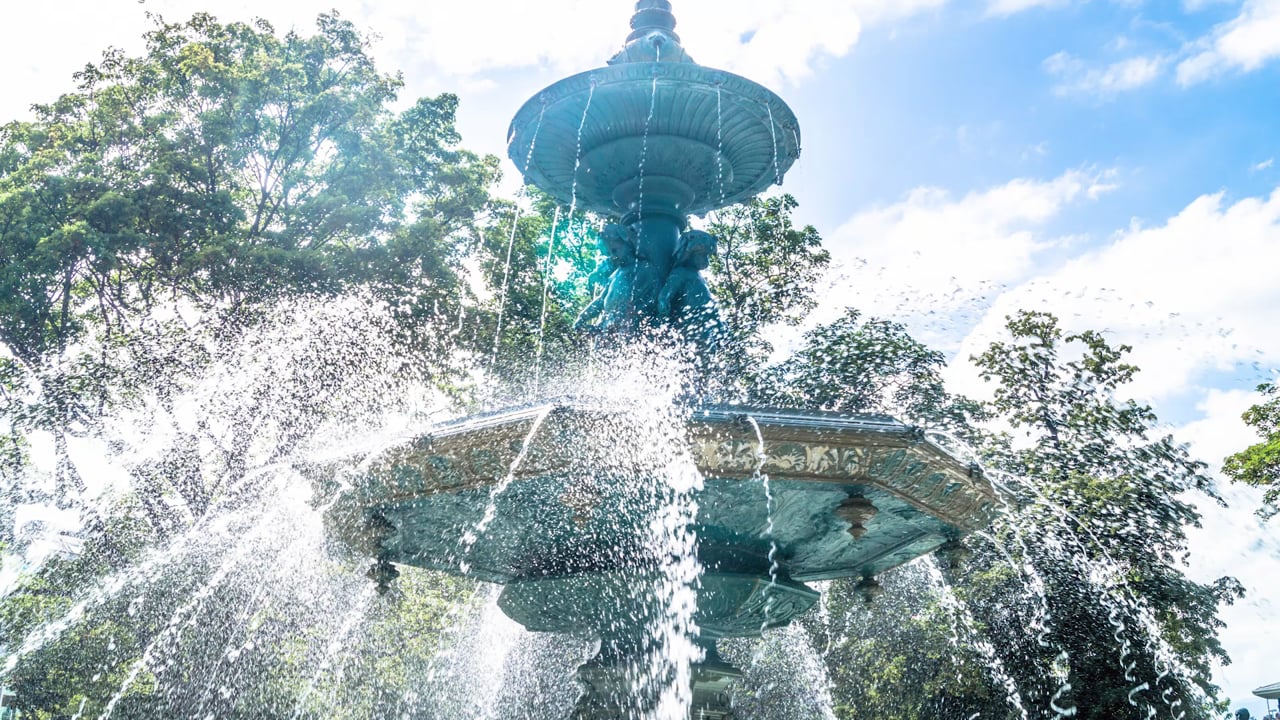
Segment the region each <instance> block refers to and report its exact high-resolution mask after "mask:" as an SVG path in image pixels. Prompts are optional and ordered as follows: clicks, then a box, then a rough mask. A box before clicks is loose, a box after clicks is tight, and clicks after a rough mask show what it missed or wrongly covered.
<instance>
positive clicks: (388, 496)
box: [328, 0, 995, 719]
mask: <svg viewBox="0 0 1280 720" xmlns="http://www.w3.org/2000/svg"><path fill="white" fill-rule="evenodd" d="M675 25H676V23H675V18H674V17H673V16H672V14H671V6H670V3H668V2H666V0H641V1H640V2H638V3H637V11H636V14H635V16H634V17H633V19H632V21H631V27H632V32H631V34H630V36H629V37H628V38H627V43H626V45H625V47H624V48H623V49H622V50H621V51H620V52H619V53H618V54H617V55H616V56H614V58H613V59H612V60H610V62H609V65H608V66H607V67H604V68H600V69H597V70H592V71H589V72H585V73H581V74H579V75H575V76H573V77H570V78H567V79H565V80H562V81H560V82H558V83H556V84H554V85H552V86H551V87H548V88H547V89H545V90H543V91H542V92H541V93H539V94H538V95H537V96H535V97H534V98H533V99H532V100H530V101H529V102H528V103H526V104H525V106H524V107H523V108H521V110H520V111H519V113H518V114H517V115H516V117H515V120H514V121H513V122H512V125H511V133H510V143H509V152H510V156H511V158H512V160H513V161H515V163H516V164H517V166H519V167H521V168H522V169H523V171H524V173H525V178H526V180H527V181H528V182H529V183H531V184H533V185H536V186H538V187H539V188H541V189H542V190H544V191H545V192H547V193H549V194H550V195H552V196H553V197H555V198H556V199H557V200H559V201H560V202H563V203H565V204H566V205H572V206H574V207H576V208H577V209H584V210H591V211H593V212H595V213H597V214H600V215H603V216H607V217H612V218H614V219H615V220H616V221H617V224H615V225H612V226H610V227H609V228H607V229H606V232H605V233H604V235H605V243H604V245H605V248H606V251H607V252H606V254H607V255H608V258H607V260H606V261H605V262H606V263H608V265H606V266H604V274H606V275H608V276H609V281H608V289H607V290H606V292H605V293H604V295H603V296H602V297H601V298H600V299H599V300H597V301H596V302H595V303H593V307H592V310H591V311H590V312H589V313H587V316H586V317H584V319H583V322H584V324H587V325H591V323H592V321H595V324H594V325H591V327H593V328H595V329H596V330H598V331H600V332H604V333H606V334H609V335H612V336H613V337H614V338H615V340H616V341H619V342H621V343H623V344H627V343H629V342H632V340H634V343H633V344H634V345H635V346H636V347H641V346H642V345H643V342H642V341H644V339H645V338H646V337H647V336H650V335H652V334H655V333H661V332H664V328H667V327H675V328H676V329H677V330H678V331H683V333H684V335H683V336H684V338H685V340H686V341H687V342H689V343H691V344H693V345H695V346H697V349H698V350H700V351H701V354H702V355H704V356H706V355H714V353H715V338H716V333H715V331H714V330H715V328H716V327H717V326H718V318H717V315H716V313H715V309H714V305H713V304H710V303H709V301H708V296H707V295H706V292H705V285H704V284H702V280H701V278H700V277H698V270H699V269H701V268H703V267H705V257H706V254H707V253H708V252H710V250H711V247H712V245H713V243H714V239H711V238H709V237H707V236H706V235H705V234H704V233H698V232H696V231H689V230H688V229H687V228H688V226H687V219H688V217H689V216H690V215H697V214H702V213H706V212H709V211H712V210H715V209H718V208H722V207H725V206H728V205H731V204H733V203H738V202H742V201H744V200H747V199H749V198H751V197H753V196H754V195H756V194H758V193H760V192H762V191H764V190H765V189H766V188H768V187H769V186H770V185H772V184H774V183H780V182H781V181H782V178H783V176H784V174H785V173H786V172H787V170H788V169H790V167H791V165H792V164H793V163H794V162H795V160H796V159H797V158H798V157H799V151H800V132H799V128H798V124H797V122H796V119H795V116H794V115H793V114H792V112H791V110H790V109H789V108H788V107H787V105H786V104H785V103H784V102H783V101H782V100H781V99H780V98H779V97H778V96H777V95H775V94H774V93H772V92H770V91H768V90H766V89H765V88H763V87H761V86H760V85H757V84H756V83H753V82H751V81H750V80H747V79H745V78H742V77H739V76H737V75H733V74H731V73H727V72H723V71H719V70H712V69H708V68H705V67H702V66H700V65H697V64H696V63H694V62H693V60H692V59H691V58H690V57H689V55H688V54H687V53H686V52H685V50H684V48H683V47H682V46H681V45H680V40H679V38H678V36H677V35H676V34H675V32H674V30H675ZM693 382H695V383H696V382H697V381H696V380H694V381H693ZM690 395H691V396H697V395H698V393H690ZM679 417H680V418H681V422H682V424H683V426H684V427H683V430H682V433H683V437H682V438H677V440H676V444H677V445H680V447H678V448H672V449H671V450H670V454H671V455H673V456H675V455H679V456H680V457H682V458H684V459H685V461H686V462H687V463H688V464H689V465H691V466H696V471H697V473H699V474H700V475H701V477H702V482H701V483H697V484H695V486H694V489H693V490H691V491H690V492H689V493H688V494H687V495H677V496H676V498H677V502H680V503H683V506H684V507H686V508H694V507H696V512H691V513H690V515H689V517H688V526H687V527H684V528H680V531H681V532H684V533H686V535H687V536H689V537H692V538H693V542H690V543H687V544H686V545H685V546H684V547H685V552H686V553H687V554H690V555H692V556H693V557H691V558H688V559H689V560H691V561H692V560H696V565H695V566H696V568H697V575H696V577H694V578H693V579H691V580H689V579H686V581H685V584H686V586H687V590H688V591H689V593H688V594H689V596H690V597H692V598H696V606H695V607H693V609H692V611H691V615H692V618H691V619H692V628H691V631H690V634H691V635H692V636H693V637H692V640H694V641H696V642H697V643H699V644H700V645H701V646H702V648H703V656H704V659H703V660H702V662H700V663H698V664H697V665H695V666H694V667H693V669H692V673H691V677H690V678H689V679H688V680H689V682H690V683H691V684H692V706H691V715H692V717H694V718H706V719H715V718H729V717H732V709H731V707H730V703H729V701H728V695H727V692H726V690H727V688H728V686H729V684H730V683H731V682H732V680H733V679H734V678H736V677H737V676H738V673H737V672H736V671H735V670H734V669H733V668H732V667H730V666H729V665H727V664H725V663H724V662H722V661H721V660H719V656H718V655H717V654H716V652H715V641H716V640H718V639H722V638H740V637H753V636H758V635H760V634H761V633H762V632H764V631H766V630H768V629H770V628H777V627H781V626H784V625H787V624H788V623H790V622H792V621H793V620H794V619H795V618H797V617H798V616H800V615H801V614H803V613H805V612H806V611H807V610H809V609H810V608H811V607H812V606H813V605H814V603H815V602H816V601H817V600H818V597H819V595H818V593H817V592H815V591H814V590H813V589H811V588H810V587H808V586H807V585H805V583H806V582H810V581H818V580H830V579H836V578H854V579H857V580H858V582H859V587H860V588H861V589H862V590H863V591H864V592H865V594H866V595H867V596H868V597H871V596H873V595H874V594H875V593H876V591H877V590H878V585H877V584H876V582H875V580H874V578H875V576H876V575H877V574H878V573H881V572H883V571H885V570H887V569H889V568H892V567H895V566H897V565H900V564H902V563H905V562H907V561H909V560H912V559H913V558H916V557H919V556H921V555H924V554H926V553H930V552H933V551H935V550H938V549H939V548H941V547H944V546H947V545H948V544H954V543H955V541H956V540H957V539H958V538H959V537H960V536H962V535H963V534H965V533H967V532H970V531H973V530H975V529H978V528H980V527H982V526H984V525H986V524H987V523H988V522H989V521H990V519H991V517H992V514H993V512H994V508H995V494H994V492H993V490H992V488H991V486H990V484H989V483H988V482H987V481H985V480H984V478H983V477H982V475H981V473H980V472H979V471H977V470H976V469H975V468H974V467H972V466H970V465H968V464H965V463H963V462H960V461H959V460H957V459H956V458H955V457H953V456H952V455H950V454H948V453H947V452H946V451H944V450H943V449H942V448H941V447H939V446H937V445H935V444H933V443H932V442H930V441H929V440H928V439H927V438H926V436H925V434H924V433H923V432H922V431H921V430H920V429H918V428H913V427H909V426H906V425H904V424H902V423H899V422H897V421H895V420H893V419H892V418H888V417H884V416H849V415H837V414H831V413H824V412H806V411H791V410H786V411H782V410H774V409H763V408H752V407H740V406H704V405H698V404H696V403H690V405H689V406H688V407H686V408H685V409H684V410H683V411H682V414H680V415H679ZM632 425H633V423H632V419H631V418H629V417H628V413H627V411H626V410H624V409H620V408H617V407H606V406H600V405H598V404H593V403H587V402H582V401H572V400H569V401H560V402H553V403H547V404H542V405H537V406H526V407H522V408H517V409H512V410H510V411H506V412H498V413H494V414H488V415H485V416H482V417H475V418H470V419H467V420H465V421H462V422H458V423H455V424H452V425H449V426H447V427H444V428H441V429H440V430H439V431H438V432H435V433H433V434H431V435H430V436H428V437H423V438H421V439H419V440H417V441H415V442H412V443H410V444H408V445H407V446H405V447H402V448H399V449H396V450H394V451H392V452H390V453H387V454H386V455H385V456H383V457H382V458H381V459H380V460H378V461H377V462H376V463H374V464H373V466H372V467H371V469H370V470H369V472H368V473H367V474H366V475H365V476H363V477H362V478H361V479H360V480H359V481H358V483H357V484H356V487H354V488H353V489H352V491H351V492H349V493H347V494H346V495H345V496H344V497H343V498H342V499H341V500H340V501H339V502H338V503H336V504H335V505H334V506H333V507H332V509H331V510H330V511H329V514H328V517H329V521H330V525H331V527H332V529H333V532H334V534H335V535H336V536H337V537H339V538H340V539H342V540H343V541H344V542H346V543H347V544H349V545H351V546H353V547H356V548H359V549H360V550H361V551H362V552H365V553H367V554H369V555H372V556H373V557H375V558H376V560H377V565H376V566H375V568H374V570H373V571H372V573H371V574H372V576H373V577H374V578H375V580H376V581H377V582H378V583H379V584H380V585H381V586H382V587H383V588H385V587H386V586H387V585H388V584H389V583H390V582H391V581H392V579H393V578H394V577H395V574H396V571H395V569H394V565H396V564H403V565H412V566H418V567H423V568H430V569H433V570H438V571H443V572H448V573H454V574H463V575H467V576H470V577H474V578H477V579H480V580H483V581H485V582H491V583H499V584H501V585H503V586H505V587H504V590H503V592H502V595H501V598H500V600H499V605H500V606H501V607H502V609H503V610H504V611H505V612H506V613H507V614H508V615H509V616H510V617H511V618H513V619H514V620H516V621H517V622H519V623H521V624H522V625H524V626H525V627H526V628H528V629H529V630H532V631H537V632H559V633H580V634H591V635H593V636H595V637H597V638H598V639H599V640H600V641H601V649H600V654H599V655H598V657H596V658H595V659H594V660H592V661H591V662H589V663H587V664H586V665H584V666H583V668H582V669H581V670H580V673H579V674H580V678H581V679H582V681H583V684H584V688H585V693H584V696H583V699H582V700H581V701H580V703H579V707H578V710H577V711H576V715H575V717H578V718H584V719H585V718H618V717H623V718H631V717H640V716H644V715H645V714H646V713H649V712H651V709H646V708H649V706H648V705H646V703H647V702H648V700H646V699H644V698H641V699H639V700H637V699H635V698H634V697H633V696H634V695H635V694H642V693H643V691H642V690H641V689H639V688H638V687H637V682H638V681H637V678H636V668H637V666H638V665H639V666H643V664H644V662H645V661H644V660H643V659H641V660H639V661H637V660H636V658H637V657H639V656H641V655H642V654H643V653H645V652H649V651H652V648H653V646H654V644H655V643H659V644H660V643H661V642H662V641H663V639H662V636H661V633H655V631H654V629H653V623H652V622H651V620H652V619H653V617H655V616H656V615H659V614H661V613H662V612H665V610H664V609H663V608H661V607H657V606H658V605H660V604H661V602H662V601H661V600H660V599H659V595H661V593H659V592H658V591H656V590H655V589H654V586H655V585H657V584H660V583H662V582H663V581H664V578H665V579H666V580H668V581H669V580H670V575H663V573H662V572H661V568H662V567H663V566H664V564H669V563H670V562H672V558H670V557H662V554H663V551H661V550H659V551H657V552H655V551H654V549H653V547H652V546H651V545H647V544H646V542H645V541H644V540H643V537H642V536H643V535H644V533H645V532H647V530H646V528H647V527H648V526H650V525H652V522H653V507H654V500H653V498H654V497H658V496H661V495H662V493H660V492H655V493H652V494H650V493H646V487H647V486H650V485H652V486H657V485H659V484H661V483H663V482H666V481H665V480H664V479H661V478H660V476H661V475H662V472H663V469H662V468H661V467H658V465H659V464H660V462H659V463H655V462H653V461H652V458H651V457H650V458H649V459H644V458H646V457H649V456H647V455H645V453H644V452H641V450H644V448H641V447H639V446H640V445H643V444H645V443H646V442H649V441H648V440H646V439H645V438H642V437H633V434H629V429H630V428H631V426H632ZM642 456H643V457H642ZM668 498H670V496H669V495H668Z"/></svg>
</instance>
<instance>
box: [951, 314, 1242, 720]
mask: <svg viewBox="0 0 1280 720" xmlns="http://www.w3.org/2000/svg"><path fill="white" fill-rule="evenodd" d="M1008 331H1009V334H1010V337H1011V339H1010V341H1008V342H997V343H993V344H992V346H991V347H990V349H989V350H988V351H987V352H985V353H983V354H982V355H981V356H979V357H977V358H975V359H974V360H975V362H976V363H977V364H978V367H979V368H980V370H981V372H982V374H983V377H984V378H986V379H987V380H989V381H992V382H994V383H995V392H994V400H993V402H992V409H993V411H994V412H995V413H997V414H998V415H999V416H1000V417H1003V418H1005V419H1006V420H1007V422H1008V423H1009V424H1010V425H1011V426H1012V428H1013V429H1014V430H1015V431H1017V432H1021V433H1022V434H1023V438H1022V439H1021V440H1019V441H1016V442H1015V440H1014V439H1013V438H1011V437H1009V436H1004V437H1002V438H997V439H995V441H993V442H992V443H991V444H990V445H989V446H988V448H987V451H986V454H987V456H988V461H989V462H990V463H991V464H992V465H994V466H995V467H997V468H999V469H1001V470H1004V471H1006V472H1008V473H1011V474H1012V475H1014V476H1016V477H1020V478H1023V479H1025V482H1024V483H1023V485H1022V488H1023V492H1024V495H1025V496H1024V497H1023V498H1022V502H1023V503H1025V505H1024V507H1022V508H1020V512H1022V513H1024V514H1025V516H1026V518H1027V519H1028V520H1029V522H1030V523H1031V524H1032V525H1034V526H1037V527H1045V528H1052V527H1058V528H1061V531H1060V532H1059V534H1060V536H1063V537H1065V538H1066V540H1064V541H1060V543H1061V542H1065V543H1067V546H1066V547H1057V548H1055V547H1053V545H1054V544H1053V543H1049V544H1044V543H1029V542H1027V541H1025V540H1023V541H1020V542H1022V545H1023V546H1024V550H1023V552H1025V553H1027V557H1026V561H1027V562H1031V563H1032V564H1033V565H1034V566H1035V567H1037V568H1039V573H1040V574H1041V575H1042V576H1043V578H1044V582H1045V583H1046V585H1047V588H1046V602H1048V603H1049V606H1050V614H1051V616H1052V617H1053V619H1054V623H1053V625H1054V627H1053V629H1052V632H1051V633H1050V637H1051V639H1052V641H1053V643H1054V644H1056V646H1057V647H1060V648H1061V649H1062V650H1064V651H1066V652H1067V653H1069V655H1070V658H1071V668H1070V682H1071V684H1072V686H1073V687H1074V696H1073V697H1074V700H1075V702H1076V703H1077V704H1078V707H1079V708H1080V710H1081V712H1082V715H1081V717H1086V718H1116V717H1125V716H1128V715H1130V714H1132V713H1134V712H1137V710H1136V709H1135V708H1133V707H1131V704H1130V697H1129V693H1130V692H1131V691H1132V690H1133V688H1134V686H1135V683H1134V682H1130V681H1127V680H1126V679H1125V676H1126V675H1130V676H1134V675H1137V676H1139V677H1143V678H1150V679H1152V680H1151V688H1150V690H1149V692H1147V693H1145V694H1143V695H1142V698H1143V699H1142V701H1143V702H1145V703H1150V704H1151V705H1153V706H1155V707H1157V708H1158V707H1169V706H1171V703H1173V702H1175V701H1176V702H1180V703H1182V705H1181V707H1182V708H1183V709H1186V710H1187V711H1188V712H1190V713H1193V715H1192V716H1193V717H1207V713H1208V712H1209V711H1210V708H1208V707H1205V706H1204V705H1201V704H1200V702H1199V699H1198V698H1199V697H1200V696H1199V695H1198V694H1197V692H1196V690H1195V688H1196V687H1198V689H1199V691H1200V692H1203V693H1205V694H1206V695H1207V696H1208V697H1210V698H1211V697H1213V696H1214V694H1215V693H1216V691H1217V688H1216V687H1214V686H1213V685H1212V683H1211V676H1212V669H1211V663H1213V662H1215V661H1216V662H1227V661H1228V658H1227V656H1226V654H1225V652H1224V651H1223V649H1222V646H1221V644H1220V643H1219V642H1218V640H1217V637H1216V634H1217V630H1218V629H1219V628H1220V627H1221V626H1222V623H1221V621H1219V620H1218V618H1217V609H1218V607H1219V606H1220V605H1221V604H1223V603H1229V602H1231V601H1232V600H1234V599H1235V598H1236V597H1238V596H1239V593H1240V587H1239V584H1238V583H1236V582H1235V581H1233V580H1231V579H1229V578H1224V579H1222V580H1219V581H1217V582H1216V583H1212V584H1207V585H1206V584H1200V583H1196V582H1193V581H1192V580H1190V579H1188V578H1187V577H1186V576H1185V575H1184V574H1183V570H1182V568H1184V567H1185V565H1186V552H1187V549H1186V532H1185V529H1186V527H1188V526H1191V525H1195V524H1196V523H1198V521H1199V514H1198V513H1197V512H1196V510H1195V508H1194V507H1193V506H1192V505H1191V504H1190V503H1189V502H1188V501H1187V500H1186V498H1185V493H1186V491H1188V490H1201V491H1204V492H1208V493H1212V482H1211V480H1210V479H1209V478H1208V477H1207V475H1205V472H1204V470H1205V466H1204V464H1203V463H1200V462H1198V461H1195V460H1193V459H1191V458H1190V457H1189V456H1188V454H1187V451H1186V448H1185V447H1183V446H1181V445H1178V444H1177V443H1175V442H1174V440H1173V439H1172V438H1171V437H1169V436H1163V437H1158V438H1152V437H1151V436H1152V434H1153V431H1154V429H1155V428H1156V427H1157V422H1158V421H1157V418H1156V416H1155V414H1154V413H1153V412H1152V411H1151V409H1150V408H1149V407H1147V406H1144V405H1140V404H1138V403H1136V402H1134V401H1132V400H1127V401H1118V400H1116V399H1115V393H1116V392H1117V391H1119V390H1120V389H1122V388H1123V387H1124V386H1125V384H1127V383H1128V382H1129V381H1130V380H1131V379H1132V377H1133V375H1134V374H1135V373H1136V372H1137V369H1136V368H1135V367H1134V366H1132V365H1129V364H1127V363H1125V362H1123V357H1124V355H1125V354H1126V353H1127V352H1128V351H1129V348H1127V347H1124V346H1121V347H1118V348H1113V347H1111V346H1110V344H1108V343H1107V342H1106V340H1105V339H1104V338H1103V337H1102V336H1101V335H1099V334H1098V333H1094V332H1084V333H1080V334H1076V335H1064V334H1063V332H1062V331H1061V330H1060V328H1059V327H1058V323H1057V319H1056V318H1054V317H1053V316H1052V315H1049V314H1047V313H1033V312H1022V313H1020V314H1018V315H1016V316H1014V317H1012V318H1010V320H1009V324H1008ZM1010 532H1014V528H1012V527H1011V528H1010V529H1009V530H1007V531H1006V534H1005V536H1003V537H996V538H995V541H996V542H997V543H998V545H991V546H987V547H984V544H985V543H977V547H978V549H979V558H980V562H979V566H982V563H1000V562H1004V560H1003V559H1002V558H1003V557H1004V555H1003V553H1002V551H1001V549H1000V546H1001V545H1003V546H1005V547H1008V546H1010V545H1013V544H1014V543H1015V542H1019V541H1018V539H1017V538H1015V537H1013V536H1010V535H1008V533H1010ZM1060 543H1059V544H1060ZM1014 546H1015V547H1016V546H1017V545H1014ZM1083 558H1088V559H1089V561H1090V562H1092V563H1097V564H1099V565H1097V567H1104V568H1110V572H1112V573H1113V582H1118V583H1120V584H1119V585H1113V586H1109V587H1104V586H1099V585H1096V584H1093V583H1086V582H1081V576H1082V565H1081V564H1080V562H1081V561H1082V559H1083ZM997 587H998V585H997ZM999 595H1000V593H993V597H999ZM1002 604H1003V603H1002V602H992V603H990V604H980V607H982V608H983V610H984V611H990V612H992V614H993V617H999V616H1000V614H1001V606H1002ZM1117 613H1120V615H1117ZM979 614H981V613H979ZM1005 614H1006V616H1008V613H1005ZM1144 614H1149V616H1150V617H1151V618H1152V620H1153V622H1154V627H1155V630H1156V632H1157V633H1158V635H1159V637H1160V639H1161V640H1163V641H1164V642H1167V643H1168V644H1169V646H1170V647H1171V648H1172V649H1173V650H1174V652H1175V653H1176V656H1177V658H1178V661H1179V662H1180V663H1181V664H1182V665H1183V669H1182V672H1180V673H1174V674H1173V675H1170V676H1168V677H1167V678H1164V679H1162V684H1160V686H1159V687H1157V684H1156V683H1155V681H1154V679H1155V678H1157V677H1158V676H1160V674H1161V672H1163V670H1166V669H1170V668H1166V667H1163V666H1162V665H1161V664H1160V662H1161V661H1160V660H1159V658H1158V657H1157V656H1156V651H1155V650H1154V648H1153V647H1152V646H1151V644H1150V643H1149V642H1146V641H1144V640H1143V638H1142V635H1141V632H1140V629H1139V628H1140V626H1141V624H1142V622H1141V618H1142V616H1143V615H1144ZM1121 616H1123V618H1122V622H1123V623H1124V624H1125V625H1126V629H1125V632H1124V634H1125V636H1126V637H1127V640H1128V642H1129V643H1130V648H1131V652H1130V653H1128V654H1127V655H1126V656H1125V657H1124V658H1121V657H1120V656H1119V655H1116V656H1108V655H1099V654H1098V652H1097V648H1099V647H1106V646H1112V647H1114V646H1115V642H1114V640H1109V638H1112V637H1113V635H1114V634H1115V633H1116V632H1118V630H1117V629H1116V626H1115V621H1116V619H1117V618H1118V617H1121ZM1025 627H1026V623H1025V621H1023V620H1020V619H1019V618H1017V617H1016V616H1008V622H1007V623H1006V624H1005V625H1004V626H1001V625H1000V624H998V623H997V624H994V625H993V632H994V633H995V634H996V636H997V637H999V638H1000V641H998V642H997V643H996V644H997V646H1001V645H1003V644H1007V645H1008V647H1011V648H1016V647H1018V646H1019V645H1020V644H1021V645H1022V646H1023V648H1022V650H1021V652H1023V653H1026V654H1027V655H1028V656H1035V655H1036V654H1040V655H1043V654H1044V652H1043V649H1042V651H1041V652H1040V653H1037V652H1036V649H1035V648H1034V647H1031V646H1030V645H1029V642H1030V641H1029V640H1028V638H1027V633H1026V632H1025ZM1043 661H1044V658H1042V662H1043ZM1126 662H1132V663H1133V664H1134V667H1133V668H1131V669H1128V670H1127V669H1126V668H1125V667H1123V665H1124V663H1126ZM1047 666H1048V665H1042V667H1047Z"/></svg>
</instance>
